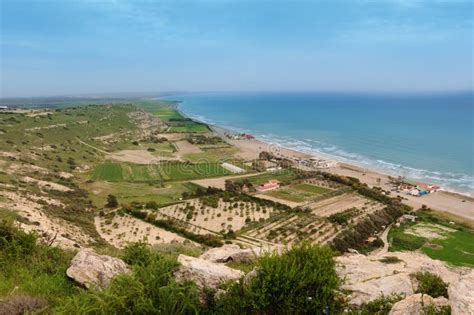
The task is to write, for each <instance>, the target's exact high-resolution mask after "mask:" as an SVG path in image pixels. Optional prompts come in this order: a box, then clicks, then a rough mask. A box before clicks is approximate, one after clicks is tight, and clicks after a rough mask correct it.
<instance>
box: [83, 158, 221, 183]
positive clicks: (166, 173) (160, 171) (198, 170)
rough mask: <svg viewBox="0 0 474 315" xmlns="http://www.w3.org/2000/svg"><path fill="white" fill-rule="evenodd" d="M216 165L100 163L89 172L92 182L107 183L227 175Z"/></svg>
mask: <svg viewBox="0 0 474 315" xmlns="http://www.w3.org/2000/svg"><path fill="white" fill-rule="evenodd" d="M228 174H229V172H228V171H226V170H225V169H224V168H222V166H221V165H220V164H218V163H201V164H190V163H181V162H176V163H174V162H161V163H158V164H149V165H141V164H130V163H110V162H108V163H102V164H100V165H98V166H97V167H96V168H95V169H94V170H93V171H92V172H91V179H92V180H103V181H109V182H120V181H126V182H160V181H170V180H173V181H180V180H191V179H199V178H207V177H219V176H225V175H228Z"/></svg>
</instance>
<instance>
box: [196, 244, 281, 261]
mask: <svg viewBox="0 0 474 315" xmlns="http://www.w3.org/2000/svg"><path fill="white" fill-rule="evenodd" d="M282 251H283V247H267V248H266V247H254V248H245V249H242V248H240V247H239V246H238V245H235V244H226V245H224V246H222V247H216V248H212V249H210V250H208V251H207V252H205V253H204V254H202V255H201V256H199V258H201V259H204V260H207V261H212V262H215V263H226V262H229V261H234V262H243V263H249V262H252V261H254V260H256V259H257V258H258V257H260V256H262V255H263V254H265V253H269V252H278V253H281V252H282Z"/></svg>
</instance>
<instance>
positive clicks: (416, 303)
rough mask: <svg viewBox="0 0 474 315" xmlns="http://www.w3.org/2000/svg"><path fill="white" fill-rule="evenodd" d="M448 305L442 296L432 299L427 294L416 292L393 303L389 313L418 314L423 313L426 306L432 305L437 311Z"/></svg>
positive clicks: (392, 314)
mask: <svg viewBox="0 0 474 315" xmlns="http://www.w3.org/2000/svg"><path fill="white" fill-rule="evenodd" d="M448 305H449V304H448V300H447V299H446V298H444V297H439V298H436V299H433V298H432V297H431V296H429V295H426V294H421V293H418V294H415V295H411V296H409V297H407V298H405V299H403V300H401V301H399V302H397V303H395V304H394V305H393V307H392V309H391V310H390V313H389V315H419V314H424V311H425V309H426V308H428V307H434V308H435V309H436V310H438V311H439V310H440V309H441V308H442V307H446V306H448Z"/></svg>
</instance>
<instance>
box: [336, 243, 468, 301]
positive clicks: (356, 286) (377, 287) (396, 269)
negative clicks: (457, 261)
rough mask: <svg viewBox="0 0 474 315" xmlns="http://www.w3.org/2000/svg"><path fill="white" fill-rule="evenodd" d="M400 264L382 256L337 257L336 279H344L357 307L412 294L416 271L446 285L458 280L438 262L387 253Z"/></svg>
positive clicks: (418, 255) (454, 271)
mask: <svg viewBox="0 0 474 315" xmlns="http://www.w3.org/2000/svg"><path fill="white" fill-rule="evenodd" d="M386 256H394V257H397V258H399V259H400V260H401V261H400V262H398V263H384V262H382V261H380V260H381V259H382V258H383V257H384V256H365V255H360V254H346V255H343V256H339V257H337V258H336V262H337V271H338V274H339V276H340V277H341V278H342V279H344V280H345V282H344V285H343V286H342V288H343V289H345V290H348V291H350V292H351V293H350V298H349V303H350V304H352V305H360V304H363V303H367V302H369V301H371V300H374V299H376V298H378V297H379V296H380V295H381V294H384V295H391V294H400V293H401V294H404V295H405V296H409V295H412V294H413V293H414V292H413V288H414V287H415V284H414V283H413V279H412V277H411V276H410V275H411V274H412V273H416V272H418V271H427V270H428V271H429V272H432V273H434V274H436V275H438V276H440V277H441V279H443V281H444V282H446V283H448V284H449V283H453V282H454V281H457V279H458V278H459V276H460V271H459V270H457V269H456V268H451V267H447V266H446V264H445V263H443V262H442V261H439V260H433V259H431V258H429V257H428V256H426V255H423V254H421V253H414V252H396V253H389V254H386Z"/></svg>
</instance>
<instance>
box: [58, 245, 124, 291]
mask: <svg viewBox="0 0 474 315" xmlns="http://www.w3.org/2000/svg"><path fill="white" fill-rule="evenodd" d="M129 271H130V270H129V269H128V267H127V264H126V263H125V262H124V261H123V260H121V259H118V258H115V257H110V256H106V255H99V254H97V253H95V252H93V251H92V250H90V249H82V250H81V251H79V252H78V253H77V254H76V256H75V257H74V258H73V259H72V261H71V266H70V267H69V268H68V269H67V271H66V274H67V275H68V277H70V278H72V279H74V280H75V281H76V282H78V283H80V284H81V285H83V286H84V287H86V288H90V287H97V288H105V287H107V286H108V285H109V283H110V280H111V279H112V278H113V277H114V276H116V275H118V274H122V273H127V272H129Z"/></svg>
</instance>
